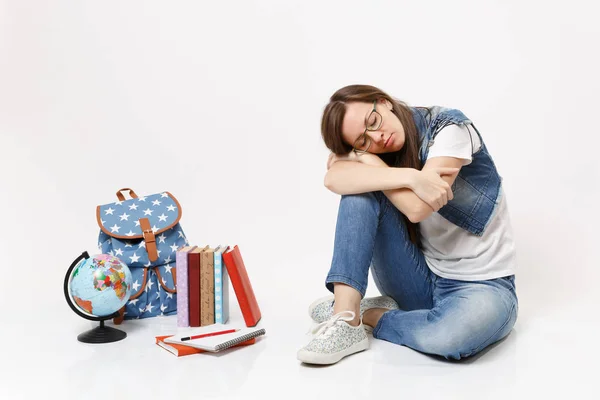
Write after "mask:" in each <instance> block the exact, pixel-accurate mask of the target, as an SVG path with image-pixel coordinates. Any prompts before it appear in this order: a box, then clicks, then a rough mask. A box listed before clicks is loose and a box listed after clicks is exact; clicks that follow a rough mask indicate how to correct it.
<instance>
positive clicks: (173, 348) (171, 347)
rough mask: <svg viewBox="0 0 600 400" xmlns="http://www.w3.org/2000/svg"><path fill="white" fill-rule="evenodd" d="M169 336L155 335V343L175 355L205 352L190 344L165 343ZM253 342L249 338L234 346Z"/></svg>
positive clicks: (247, 344)
mask: <svg viewBox="0 0 600 400" xmlns="http://www.w3.org/2000/svg"><path fill="white" fill-rule="evenodd" d="M171 336H173V335H167V336H156V344H157V345H159V346H160V347H162V348H163V349H165V350H167V351H168V352H169V353H171V354H174V355H176V356H177V357H183V356H189V355H191V354H199V353H206V350H202V349H198V348H195V347H191V346H184V345H182V344H175V343H165V339H167V338H170V337H171ZM254 342H256V339H250V340H247V341H245V342H242V343H240V344H237V345H235V346H234V347H238V346H249V345H251V344H254Z"/></svg>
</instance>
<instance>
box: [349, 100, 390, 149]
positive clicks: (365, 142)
mask: <svg viewBox="0 0 600 400" xmlns="http://www.w3.org/2000/svg"><path fill="white" fill-rule="evenodd" d="M376 106H377V100H375V101H374V102H373V110H371V113H370V114H369V116H368V117H367V119H366V121H365V127H366V128H365V131H364V132H363V134H362V135H360V136H359V137H358V139H356V141H355V142H354V144H353V145H352V151H353V152H355V153H356V154H364V153H366V152H368V151H369V148H370V147H371V143H372V142H373V141H372V140H371V138H370V137H369V135H367V131H376V130H378V129H379V128H380V127H381V124H382V122H383V117H382V116H381V114H379V113H378V112H377V110H376Z"/></svg>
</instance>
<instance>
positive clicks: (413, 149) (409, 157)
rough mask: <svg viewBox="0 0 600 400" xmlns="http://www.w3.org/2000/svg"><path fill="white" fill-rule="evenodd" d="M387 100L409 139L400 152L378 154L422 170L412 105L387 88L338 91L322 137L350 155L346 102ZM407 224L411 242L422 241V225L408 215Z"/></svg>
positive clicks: (330, 146) (393, 162) (356, 87)
mask: <svg viewBox="0 0 600 400" xmlns="http://www.w3.org/2000/svg"><path fill="white" fill-rule="evenodd" d="M380 99H386V100H387V101H389V102H390V103H391V104H392V110H391V111H392V113H394V115H396V117H398V119H399V120H400V122H401V123H402V126H403V128H404V134H405V140H404V146H402V149H400V150H399V151H396V152H391V153H383V154H378V156H379V157H380V158H381V159H382V160H383V161H384V162H385V163H386V164H387V165H389V166H390V167H398V168H414V169H417V170H421V168H423V165H422V163H421V160H420V158H419V134H418V132H417V126H416V125H415V122H414V120H413V117H412V112H411V110H410V108H409V107H408V105H407V104H406V103H404V102H402V101H400V100H398V99H394V98H392V97H391V96H390V95H388V94H387V93H385V92H384V91H383V90H381V89H379V88H376V87H374V86H370V85H349V86H345V87H343V88H341V89H339V90H338V91H336V92H335V93H334V94H333V95H332V96H331V98H330V99H329V104H327V105H326V106H325V109H324V110H323V118H322V119H321V136H322V137H323V141H324V142H325V146H327V148H328V149H329V150H331V152H332V153H334V154H340V155H341V154H347V153H349V152H350V151H351V150H352V146H350V145H349V144H347V143H345V142H344V140H343V138H342V122H343V121H344V116H345V115H346V104H347V103H351V102H361V103H373V101H375V100H380ZM404 220H405V221H406V227H407V229H408V233H409V236H410V240H411V242H413V243H415V244H418V243H419V230H418V224H414V223H412V222H410V220H409V219H408V218H406V216H404Z"/></svg>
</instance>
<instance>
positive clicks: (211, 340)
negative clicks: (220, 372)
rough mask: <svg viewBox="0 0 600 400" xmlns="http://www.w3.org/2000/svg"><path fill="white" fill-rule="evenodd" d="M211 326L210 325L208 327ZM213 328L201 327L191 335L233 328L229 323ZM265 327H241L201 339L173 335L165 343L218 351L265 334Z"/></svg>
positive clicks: (216, 325)
mask: <svg viewBox="0 0 600 400" xmlns="http://www.w3.org/2000/svg"><path fill="white" fill-rule="evenodd" d="M207 328H209V327H207ZM210 328H211V329H201V330H198V331H196V332H193V333H190V336H191V335H198V334H203V333H209V332H217V331H220V330H228V329H232V328H230V327H228V326H227V325H221V324H215V325H213V326H211V327H210ZM265 333H266V332H265V329H264V328H245V327H244V328H240V329H239V330H238V331H237V332H234V333H226V334H224V335H217V336H209V337H204V338H200V339H191V340H181V337H180V336H171V337H168V338H166V339H165V340H164V341H165V343H169V344H173V345H184V346H190V347H194V348H196V349H200V350H205V351H209V352H218V351H221V350H225V349H228V348H230V347H233V346H236V345H239V344H241V343H244V342H246V341H248V340H251V339H255V338H257V337H259V336H262V335H264V334H265Z"/></svg>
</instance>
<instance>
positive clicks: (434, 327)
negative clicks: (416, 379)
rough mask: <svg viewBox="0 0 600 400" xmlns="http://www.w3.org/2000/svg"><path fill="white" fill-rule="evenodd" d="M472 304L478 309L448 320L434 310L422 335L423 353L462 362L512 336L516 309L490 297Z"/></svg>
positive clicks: (496, 298)
mask: <svg viewBox="0 0 600 400" xmlns="http://www.w3.org/2000/svg"><path fill="white" fill-rule="evenodd" d="M483 297H485V298H483ZM470 300H471V305H473V304H476V305H477V307H469V308H468V309H465V310H462V312H458V313H450V314H448V315H445V316H441V315H439V314H438V313H436V312H435V309H434V310H431V313H430V314H431V315H430V316H428V320H429V321H430V323H431V324H430V326H429V329H428V332H427V333H426V332H423V333H424V334H423V335H419V336H420V337H421V340H420V341H421V343H420V346H421V347H422V349H423V351H425V352H427V353H430V354H436V355H439V356H442V357H444V358H446V359H449V360H460V359H461V358H466V357H469V356H472V355H474V354H476V353H478V352H480V351H481V350H483V349H484V348H486V347H487V346H489V345H490V344H492V343H495V342H497V341H498V340H500V339H502V338H504V337H505V336H506V335H508V334H509V333H510V331H511V329H512V327H513V325H514V323H515V320H516V309H515V307H516V306H514V305H512V306H511V305H508V304H506V303H505V302H503V301H502V299H500V298H498V297H497V296H490V295H485V296H482V298H479V299H477V298H473V297H472V298H471V299H470Z"/></svg>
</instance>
